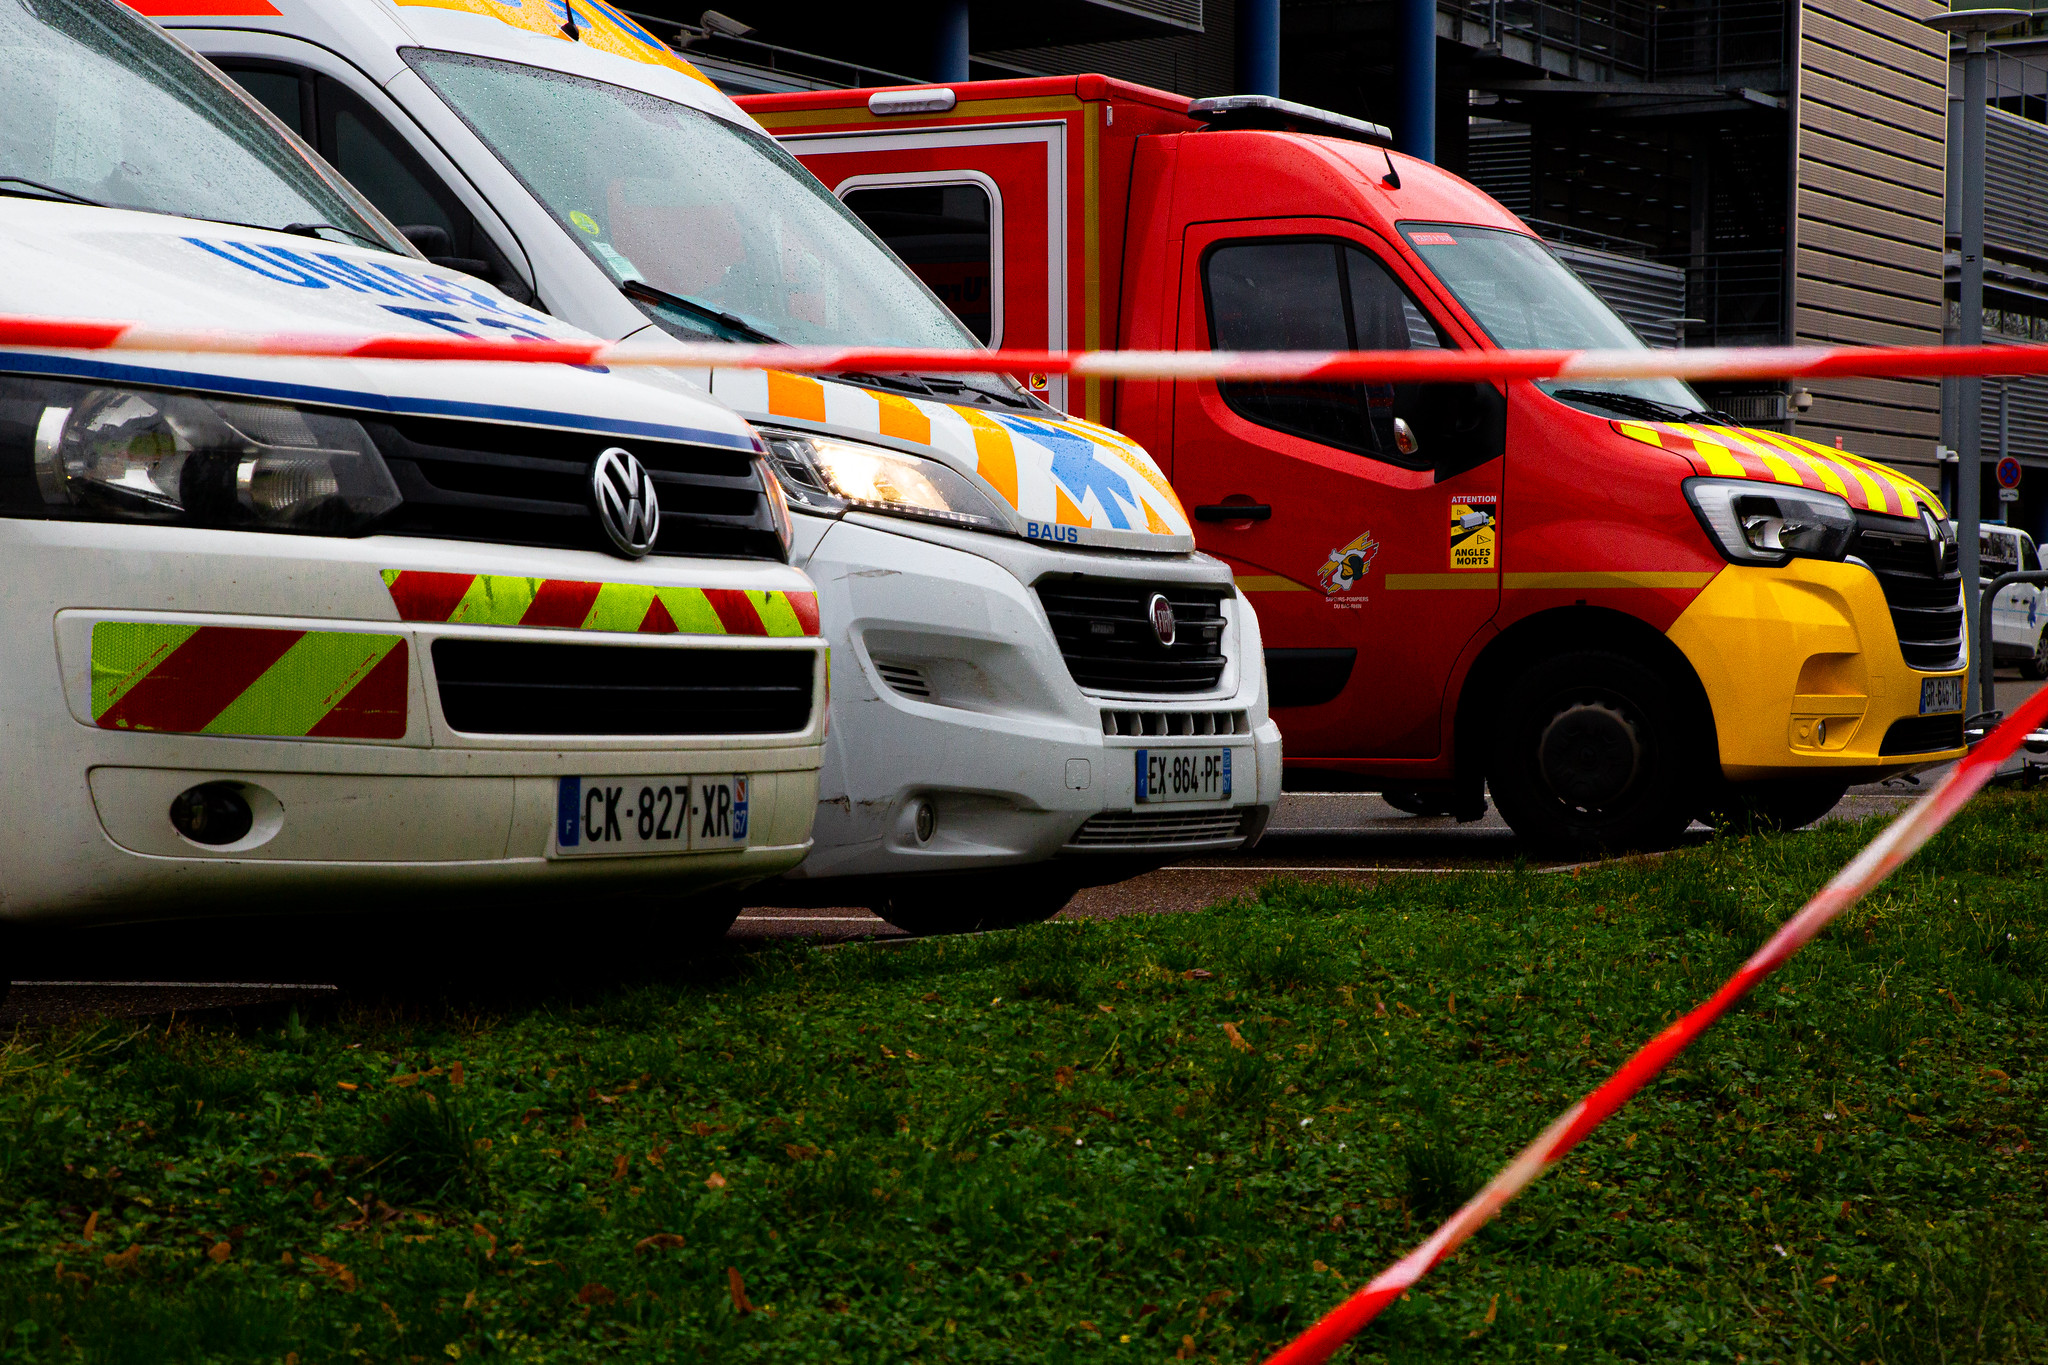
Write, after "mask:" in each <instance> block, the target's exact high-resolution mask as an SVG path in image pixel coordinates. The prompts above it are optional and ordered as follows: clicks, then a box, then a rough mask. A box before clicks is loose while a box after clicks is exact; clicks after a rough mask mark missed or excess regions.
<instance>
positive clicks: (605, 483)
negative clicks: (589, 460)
mask: <svg viewBox="0 0 2048 1365" xmlns="http://www.w3.org/2000/svg"><path fill="white" fill-rule="evenodd" d="M590 491H591V493H592V494H593V495H594V496H595V497H596V500H597V519H598V520H599V521H600V522H602V523H603V524H604V533H605V534H606V535H607V536H609V537H610V538H611V542H612V548H613V549H615V550H617V551H618V552H619V553H620V554H622V555H624V556H625V557H626V558H628V559H638V558H640V557H641V556H642V555H644V554H646V553H647V552H648V551H649V550H651V549H653V548H654V540H655V537H657V536H659V535H660V534H661V500H660V499H659V498H658V497H656V496H655V492H654V476H653V475H651V474H649V473H648V472H647V469H646V467H645V466H644V465H642V464H641V463H640V462H639V461H638V460H636V459H634V458H633V454H632V452H631V451H628V450H621V449H620V448H619V447H618V446H613V447H612V448H611V449H610V450H607V451H605V452H604V453H603V454H602V455H599V456H598V457H597V463H596V464H593V465H592V466H591V467H590Z"/></svg>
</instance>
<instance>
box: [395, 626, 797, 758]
mask: <svg viewBox="0 0 2048 1365" xmlns="http://www.w3.org/2000/svg"><path fill="white" fill-rule="evenodd" d="M433 656H434V678H435V682H436V684H437V685H438V687H439V689H440V693H441V713H442V714H443V715H445V716H446V717H447V718H448V724H449V726H450V727H451V728H453V729H456V730H460V731H462V732H463V733H465V734H472V735H778V734H791V733H794V732H796V731H800V730H804V729H806V728H808V727H809V725H810V723H811V692H812V687H811V674H812V668H813V667H814V665H813V663H812V660H813V659H815V658H816V657H817V656H816V655H815V654H813V653H812V652H811V651H809V650H786V649H774V650H771V649H687V648H680V649H679V648H650V647H648V646H644V645H642V646H635V645H583V644H575V645H569V644H560V645H558V644H542V643H538V642H535V641H528V640H457V639H445V640H436V641H434V646H433Z"/></svg>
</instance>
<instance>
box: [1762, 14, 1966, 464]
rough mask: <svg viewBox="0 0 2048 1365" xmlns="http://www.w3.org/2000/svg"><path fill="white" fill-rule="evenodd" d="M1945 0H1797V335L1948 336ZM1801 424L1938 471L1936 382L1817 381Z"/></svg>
mask: <svg viewBox="0 0 2048 1365" xmlns="http://www.w3.org/2000/svg"><path fill="white" fill-rule="evenodd" d="M1945 8H1946V7H1945V6H1943V5H1941V4H1939V3H1936V0H1802V3H1801V4H1800V6H1799V10H1798V24H1799V35H1798V36H1799V41H1798V44H1797V51H1798V54H1799V65H1798V73H1797V86H1796V112H1795V122H1794V133H1793V136H1794V139H1795V142H1794V148H1793V160H1794V168H1795V169H1794V193H1795V206H1794V213H1793V219H1794V221H1793V225H1792V234H1791V235H1792V239H1793V263H1792V271H1791V283H1792V294H1793V318H1792V332H1793V338H1794V340H1795V341H1797V342H1799V343H1802V344H1810V345H1831V344H1851V345H1895V346H1910V345H1934V344H1938V343H1939V342H1940V340H1941V333H1942V316H1943V309H1942V301H1941V300H1942V283H1941V280H1942V245H1943V243H1942V228H1943V207H1944V205H1943V176H1944V171H1945V162H1946V146H1945V144H1946V133H1947V128H1946V113H1947V103H1948V39H1947V38H1946V37H1944V36H1943V35H1942V34H1940V33H1938V32H1936V31H1935V30H1933V29H1931V28H1929V27H1927V25H1926V23H1925V22H1924V21H1925V20H1926V19H1928V18H1930V17H1932V16H1933V15H1935V14H1939V13H1941V12H1943V10H1944V9H1945ZM1808 387H1809V388H1810V389H1811V390H1812V392H1813V395H1814V404H1813V409H1812V411H1811V412H1809V413H1807V414H1805V415H1804V416H1802V417H1801V418H1800V419H1799V422H1798V431H1799V434H1800V435H1802V436H1804V437H1807V438H1808V439H1811V440H1818V441H1822V442H1827V441H1828V440H1830V439H1831V438H1839V439H1840V441H1841V443H1842V444H1843V445H1845V446H1846V447H1847V448H1848V449H1851V450H1854V451H1856V452H1857V453H1858V454H1861V455H1866V456H1869V457H1871V458H1873V459H1878V460H1883V461H1885V462H1887V463H1894V464H1901V465H1906V466H1919V469H1918V470H1916V471H1915V472H1918V473H1922V474H1926V475H1929V476H1931V474H1932V467H1933V462H1934V447H1935V445H1936V443H1937V442H1938V441H1939V440H1940V438H1941V389H1940V385H1939V384H1936V383H1932V382H1923V381H1911V380H1896V379H1856V380H1829V381H1825V382H1822V381H1816V382H1814V383H1812V384H1810V385H1809V386H1808Z"/></svg>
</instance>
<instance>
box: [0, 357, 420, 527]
mask: <svg viewBox="0 0 2048 1365" xmlns="http://www.w3.org/2000/svg"><path fill="white" fill-rule="evenodd" d="M0 412H14V413H19V414H21V416H22V418H25V419H27V420H26V421H24V422H23V423H22V425H24V426H27V427H28V428H29V429H30V430H31V431H32V432H33V435H32V437H31V439H30V442H29V444H30V446H31V451H30V454H31V458H32V463H33V465H34V469H35V482H36V488H37V490H38V491H39V492H40V493H41V494H42V500H43V502H44V504H45V505H46V506H48V507H52V508H71V509H76V510H77V511H79V512H82V513H84V514H85V515H87V516H97V517H104V518H107V519H109V520H118V521H148V522H167V523H175V524H178V525H188V526H189V525H199V526H223V527H242V528H246V529H249V530H265V531H312V532H325V533H327V534H331V535H348V534H353V533H357V532H360V531H362V530H364V529H366V528H367V527H368V526H369V525H370V523H372V522H373V521H375V520H376V519H377V518H378V517H380V516H382V515H383V514H385V513H386V512H389V511H391V510H392V509H393V508H395V507H397V506H398V505H399V504H400V503H401V502H402V501H403V499H402V498H401V497H400V495H399V492H398V485H397V484H396V483H395V482H394V481H393V480H392V477H391V472H390V470H388V469H387V468H386V467H385V465H384V460H383V457H382V456H380V455H379V454H378V453H377V447H376V446H375V445H374V444H373V443H372V442H371V440H370V436H369V433H368V432H366V431H364V430H363V427H362V424H361V423H359V422H357V421H355V420H354V419H353V418H349V417H343V416H337V415H334V414H330V413H323V412H313V411H307V410H304V409H300V408H294V407H287V406H284V405H282V404H273V403H238V402H230V401H224V400H220V399H213V398H204V397H200V396H199V395H197V394H190V393H172V392H165V391H161V390H155V389H130V388H106V387H96V386H88V385H83V384H62V383H48V382H42V381H34V380H21V379H4V378H0ZM12 425H14V424H13V423H10V422H6V421H4V419H0V431H4V430H5V429H6V427H8V426H12ZM17 429H18V428H17ZM0 439H4V438H0Z"/></svg>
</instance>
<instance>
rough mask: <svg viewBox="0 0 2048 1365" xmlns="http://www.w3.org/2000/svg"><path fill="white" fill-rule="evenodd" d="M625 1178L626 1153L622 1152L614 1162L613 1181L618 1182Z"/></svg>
mask: <svg viewBox="0 0 2048 1365" xmlns="http://www.w3.org/2000/svg"><path fill="white" fill-rule="evenodd" d="M625 1178H626V1154H625V1153H624V1152H620V1153H619V1155H618V1158H617V1159H616V1160H614V1161H613V1162H612V1183H614V1184H617V1183H618V1182H619V1181H621V1180H624V1179H625Z"/></svg>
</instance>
